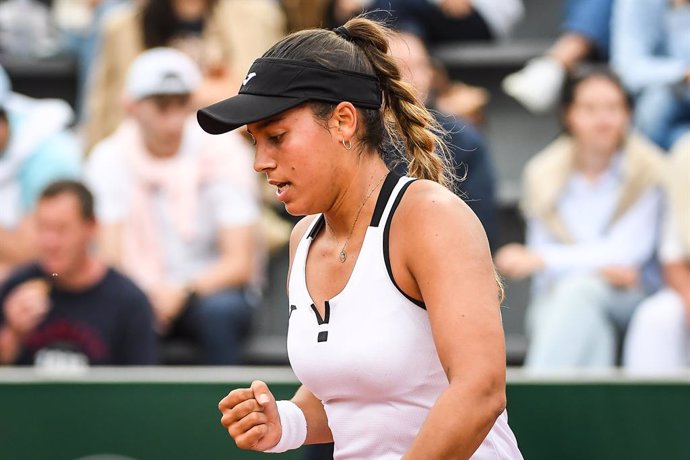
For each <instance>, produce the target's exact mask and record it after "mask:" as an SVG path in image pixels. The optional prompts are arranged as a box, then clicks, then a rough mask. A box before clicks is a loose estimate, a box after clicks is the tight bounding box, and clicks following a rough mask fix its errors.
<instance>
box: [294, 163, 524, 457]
mask: <svg viewBox="0 0 690 460" xmlns="http://www.w3.org/2000/svg"><path fill="white" fill-rule="evenodd" d="M411 183H412V179H410V178H407V177H402V178H401V177H399V176H396V175H395V174H393V173H391V174H389V175H388V177H387V178H386V180H385V182H384V184H383V186H382V188H381V192H380V194H379V198H378V201H377V203H376V207H375V209H374V214H373V216H372V220H371V223H370V226H369V227H368V229H367V231H366V234H365V237H364V242H363V244H362V248H361V250H360V253H359V256H358V258H357V261H356V262H355V266H354V268H353V271H352V275H351V276H350V279H349V280H348V282H347V284H346V285H345V287H344V288H343V290H342V291H340V293H338V294H337V295H336V296H334V297H333V298H331V299H329V300H327V301H326V305H325V314H324V317H323V318H322V317H321V316H320V314H319V313H318V312H317V309H316V307H315V306H314V302H313V301H312V299H311V296H310V295H309V292H308V290H307V284H306V276H305V273H306V270H305V268H306V260H307V253H308V251H309V247H310V245H311V242H312V240H313V238H314V237H315V236H316V235H317V234H318V232H319V231H320V230H321V229H322V228H323V225H324V218H323V215H320V216H318V217H317V218H316V219H314V221H313V223H312V224H311V225H310V227H309V229H308V231H307V232H306V233H305V236H304V237H303V238H302V239H301V240H300V242H299V245H298V246H297V250H296V253H295V257H294V260H293V262H292V269H291V274H290V280H289V292H290V317H289V327H288V338H287V347H288V354H289V357H290V363H291V365H292V368H293V370H294V372H295V375H296V376H297V378H298V379H299V380H300V381H301V382H302V383H303V384H304V385H305V386H306V387H307V388H308V389H309V390H311V391H312V392H313V393H314V395H316V397H317V398H319V399H320V400H321V401H322V402H323V405H324V408H325V409H326V414H327V416H328V425H329V427H330V429H331V432H332V433H333V439H334V442H335V451H334V458H335V459H336V460H340V459H358V460H362V459H377V460H388V459H399V458H401V457H402V456H403V455H404V454H405V452H406V451H407V450H408V449H409V447H410V445H411V444H412V441H413V440H414V438H415V436H416V435H417V432H418V431H419V429H420V427H421V426H422V423H423V422H424V420H425V419H426V417H427V414H428V412H429V410H430V409H431V406H432V405H433V404H434V402H435V401H436V399H437V398H438V397H439V395H440V394H441V392H442V391H444V390H445V389H446V387H447V386H448V379H447V378H446V375H445V373H444V371H443V368H442V366H441V363H440V361H439V358H438V354H437V352H436V347H435V346H434V342H433V339H432V335H431V326H430V323H429V317H428V315H427V311H426V309H425V307H424V304H422V303H421V302H419V301H417V300H415V299H412V298H410V297H408V296H407V295H405V294H404V293H403V292H402V291H401V290H400V289H399V288H398V287H397V285H396V284H395V281H394V280H393V277H392V274H391V265H390V260H389V258H388V234H389V231H390V222H391V217H392V215H393V212H394V211H395V209H396V208H397V206H398V204H399V202H400V199H401V198H402V196H403V193H404V192H405V190H406V188H407V186H409V185H410V184H411ZM458 416H459V417H461V416H462V414H458ZM521 458H522V456H521V455H520V451H519V450H518V448H517V442H516V440H515V437H514V436H513V433H512V432H511V430H510V427H509V426H508V421H507V415H506V413H505V412H504V413H503V414H502V415H501V416H500V417H499V419H498V420H497V421H496V423H495V425H494V427H493V428H492V430H491V432H490V433H489V435H488V436H487V438H486V439H485V440H484V442H483V443H482V445H481V446H480V448H479V449H478V450H477V452H476V453H475V454H474V455H473V456H472V459H477V460H484V459H501V460H503V459H521Z"/></svg>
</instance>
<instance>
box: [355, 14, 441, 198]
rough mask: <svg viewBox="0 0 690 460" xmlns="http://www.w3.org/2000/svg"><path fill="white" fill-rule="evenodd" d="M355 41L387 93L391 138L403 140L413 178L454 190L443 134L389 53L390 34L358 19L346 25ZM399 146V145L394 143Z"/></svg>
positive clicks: (388, 131) (369, 21) (387, 126)
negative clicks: (403, 78)
mask: <svg viewBox="0 0 690 460" xmlns="http://www.w3.org/2000/svg"><path fill="white" fill-rule="evenodd" d="M344 27H345V28H346V29H347V32H348V33H349V35H350V36H351V39H352V41H353V42H354V43H355V44H356V45H358V46H359V47H360V48H361V50H362V51H363V52H364V54H365V55H366V57H367V59H368V60H369V62H370V63H371V66H372V68H373V71H374V73H375V74H376V76H377V77H378V78H379V81H380V83H381V87H382V88H383V93H384V101H385V107H384V120H385V122H386V130H387V134H388V136H389V138H390V139H392V140H394V141H395V140H399V141H402V142H398V143H402V144H403V145H404V148H403V149H401V150H402V152H403V153H404V155H405V159H406V160H407V161H406V162H407V164H408V172H409V174H410V175H411V176H412V177H417V178H420V179H429V180H433V181H435V182H438V183H440V184H442V185H444V186H446V187H448V188H452V182H453V180H452V178H453V176H452V175H451V174H450V173H449V171H450V168H449V167H448V163H449V162H448V156H447V148H446V145H445V143H444V142H443V139H442V138H441V135H440V133H441V132H442V131H443V130H442V129H441V128H440V126H439V125H438V123H437V122H436V119H435V118H434V116H433V115H432V114H431V113H429V111H428V110H427V109H426V107H425V106H424V104H423V103H422V102H421V101H420V100H419V98H418V97H417V95H416V92H415V91H414V89H413V87H412V85H411V84H409V83H408V82H405V81H403V80H402V79H401V77H400V69H399V68H398V66H397V64H396V62H395V60H394V59H393V58H392V57H391V56H390V54H388V40H389V38H390V31H389V30H388V29H386V28H385V27H383V26H382V25H380V24H379V23H376V22H374V21H371V20H369V19H366V18H362V17H358V18H354V19H351V20H350V21H348V22H347V23H346V24H345V26H344ZM394 144H395V142H394Z"/></svg>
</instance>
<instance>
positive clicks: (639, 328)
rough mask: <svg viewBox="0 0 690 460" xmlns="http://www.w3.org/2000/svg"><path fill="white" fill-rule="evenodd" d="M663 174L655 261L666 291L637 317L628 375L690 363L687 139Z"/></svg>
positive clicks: (627, 351) (628, 344) (629, 347)
mask: <svg viewBox="0 0 690 460" xmlns="http://www.w3.org/2000/svg"><path fill="white" fill-rule="evenodd" d="M668 166H669V167H668V170H667V174H666V178H667V180H666V190H667V196H668V204H669V206H668V207H667V209H666V218H665V219H664V232H663V237H662V241H661V247H660V251H659V257H660V259H661V262H662V263H663V266H664V275H665V276H664V278H665V281H666V287H665V288H664V289H662V290H661V291H659V292H658V293H656V294H655V295H654V296H652V297H650V298H648V299H647V300H645V301H644V302H643V303H642V305H640V307H639V309H638V310H637V312H636V313H635V316H634V317H633V319H632V321H631V323H630V331H629V332H628V336H627V339H626V345H625V353H624V356H623V358H624V361H623V364H624V365H625V366H626V368H627V369H628V370H630V371H634V372H642V373H651V372H664V371H675V370H680V369H684V368H687V366H688V365H689V364H690V348H688V337H689V336H688V330H689V328H690V134H687V135H686V136H685V137H683V138H682V139H681V140H680V141H679V142H678V143H677V144H676V146H675V147H674V149H673V153H672V157H671V160H670V162H669V165H668Z"/></svg>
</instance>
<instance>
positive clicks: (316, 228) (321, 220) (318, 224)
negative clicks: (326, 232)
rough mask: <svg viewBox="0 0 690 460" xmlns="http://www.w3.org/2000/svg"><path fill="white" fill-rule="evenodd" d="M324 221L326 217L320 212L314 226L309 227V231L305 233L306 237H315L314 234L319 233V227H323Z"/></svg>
mask: <svg viewBox="0 0 690 460" xmlns="http://www.w3.org/2000/svg"><path fill="white" fill-rule="evenodd" d="M325 222H326V218H325V217H324V216H323V214H321V215H320V216H319V217H318V219H317V220H316V223H315V224H314V226H313V227H312V228H311V231H310V232H309V234H308V235H307V239H309V238H311V239H312V240H313V239H314V238H315V237H316V235H318V234H319V232H320V231H321V228H322V227H323V224H324V223H325Z"/></svg>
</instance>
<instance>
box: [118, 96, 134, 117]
mask: <svg viewBox="0 0 690 460" xmlns="http://www.w3.org/2000/svg"><path fill="white" fill-rule="evenodd" d="M120 101H121V104H122V106H123V107H124V109H125V113H126V114H127V115H129V116H132V115H134V111H135V110H136V105H137V101H135V100H134V99H132V98H131V97H128V96H123V97H122V98H121V99H120Z"/></svg>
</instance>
